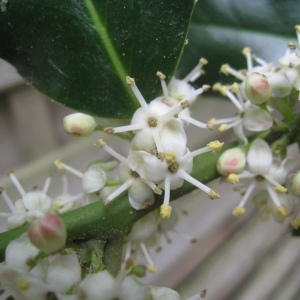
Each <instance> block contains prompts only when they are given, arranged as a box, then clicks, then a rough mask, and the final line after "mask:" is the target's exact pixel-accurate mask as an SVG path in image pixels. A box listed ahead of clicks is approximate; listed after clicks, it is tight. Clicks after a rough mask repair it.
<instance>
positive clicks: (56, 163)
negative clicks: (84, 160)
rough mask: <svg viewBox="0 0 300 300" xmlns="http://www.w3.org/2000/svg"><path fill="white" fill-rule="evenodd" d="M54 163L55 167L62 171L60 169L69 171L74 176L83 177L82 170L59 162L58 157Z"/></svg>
mask: <svg viewBox="0 0 300 300" xmlns="http://www.w3.org/2000/svg"><path fill="white" fill-rule="evenodd" d="M54 165H55V167H56V168H57V169H58V170H59V171H62V170H67V171H69V172H70V173H72V174H74V175H75V176H77V177H79V178H82V177H83V174H82V172H80V171H78V170H76V169H74V168H72V167H70V166H68V165H66V164H65V163H63V162H61V160H60V159H57V160H55V161H54Z"/></svg>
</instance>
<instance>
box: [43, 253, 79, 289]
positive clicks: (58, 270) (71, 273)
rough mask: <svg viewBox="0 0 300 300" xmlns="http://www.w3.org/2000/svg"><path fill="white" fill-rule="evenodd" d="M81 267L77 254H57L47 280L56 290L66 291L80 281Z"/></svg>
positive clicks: (50, 266)
mask: <svg viewBox="0 0 300 300" xmlns="http://www.w3.org/2000/svg"><path fill="white" fill-rule="evenodd" d="M80 273H81V268H80V265H79V262H78V259H77V256H76V255H75V254H69V255H64V256H60V255H59V256H57V258H56V259H55V260H54V261H53V262H51V264H50V265H49V268H48V272H47V277H46V282H47V283H48V284H49V287H50V288H51V289H53V290H54V291H55V292H59V293H64V292H66V291H68V290H69V289H70V288H71V287H72V286H73V285H74V284H76V283H77V282H79V281H80Z"/></svg>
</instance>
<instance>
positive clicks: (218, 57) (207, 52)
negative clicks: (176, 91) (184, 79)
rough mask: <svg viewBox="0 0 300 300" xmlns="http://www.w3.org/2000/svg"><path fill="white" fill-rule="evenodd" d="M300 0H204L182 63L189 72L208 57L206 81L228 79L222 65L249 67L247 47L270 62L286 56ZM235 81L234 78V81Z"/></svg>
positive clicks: (298, 20) (299, 20)
mask: <svg viewBox="0 0 300 300" xmlns="http://www.w3.org/2000/svg"><path fill="white" fill-rule="evenodd" d="M299 8H300V1H299V0H287V1H280V0H253V1H240V0H201V1H199V2H198V3H197V5H196V6H195V11H194V14H193V18H192V21H191V27H190V30H189V35H188V40H189V44H188V46H187V47H186V48H185V51H184V53H183V57H182V60H181V63H180V68H179V69H180V72H182V73H187V72H188V71H189V70H190V69H191V68H192V67H193V66H194V65H195V64H196V63H197V61H198V60H199V58H200V57H205V58H206V59H207V60H208V61H209V64H208V65H207V66H205V70H206V76H203V77H202V78H201V80H202V81H203V82H205V83H210V84H212V83H214V82H216V81H222V82H224V81H225V80H226V78H225V77H226V76H225V75H224V74H220V72H219V70H220V66H221V65H222V64H224V63H229V64H230V65H231V66H233V67H235V68H237V69H240V68H245V67H246V60H245V57H244V56H243V55H242V54H241V51H242V49H243V48H244V47H245V46H247V47H250V48H251V49H252V52H253V53H255V54H257V55H258V56H260V57H261V58H263V59H264V60H266V61H273V60H274V61H275V62H276V60H277V59H278V58H279V57H281V56H283V55H284V53H285V50H286V47H287V42H288V41H291V40H295V39H296V33H295V29H294V26H295V25H297V24H299V23H300V15H299ZM231 82H232V80H231Z"/></svg>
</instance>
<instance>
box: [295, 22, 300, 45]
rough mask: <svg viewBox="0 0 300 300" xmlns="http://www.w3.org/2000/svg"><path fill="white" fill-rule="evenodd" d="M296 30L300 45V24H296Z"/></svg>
mask: <svg viewBox="0 0 300 300" xmlns="http://www.w3.org/2000/svg"><path fill="white" fill-rule="evenodd" d="M295 30H296V34H297V39H298V44H299V45H300V25H296V26H295Z"/></svg>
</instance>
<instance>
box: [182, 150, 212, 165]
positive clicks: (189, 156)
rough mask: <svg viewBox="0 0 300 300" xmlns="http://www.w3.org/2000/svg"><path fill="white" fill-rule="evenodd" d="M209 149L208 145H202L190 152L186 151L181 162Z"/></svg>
mask: <svg viewBox="0 0 300 300" xmlns="http://www.w3.org/2000/svg"><path fill="white" fill-rule="evenodd" d="M210 150H211V149H210V148H209V147H202V148H200V149H198V150H194V151H192V152H188V153H186V154H185V155H184V156H183V157H182V159H181V162H185V161H187V160H189V159H191V158H193V157H195V156H197V155H200V154H203V153H206V152H209V151H210Z"/></svg>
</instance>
